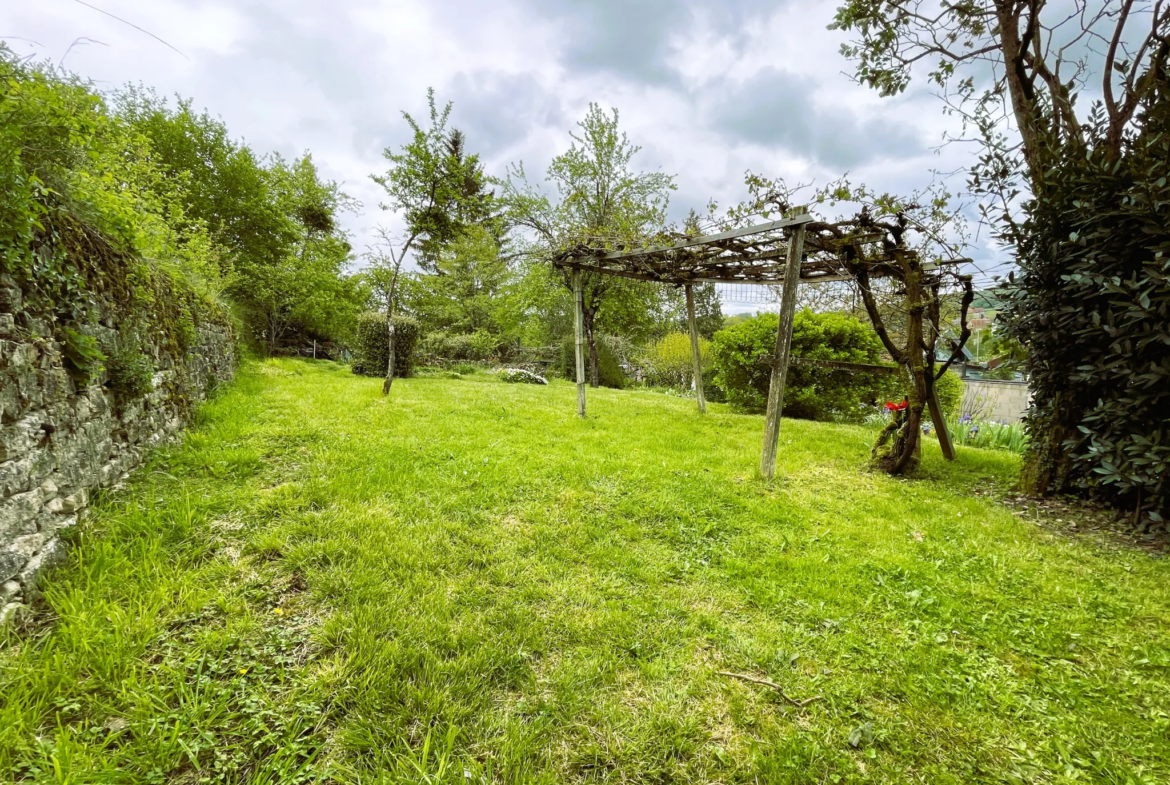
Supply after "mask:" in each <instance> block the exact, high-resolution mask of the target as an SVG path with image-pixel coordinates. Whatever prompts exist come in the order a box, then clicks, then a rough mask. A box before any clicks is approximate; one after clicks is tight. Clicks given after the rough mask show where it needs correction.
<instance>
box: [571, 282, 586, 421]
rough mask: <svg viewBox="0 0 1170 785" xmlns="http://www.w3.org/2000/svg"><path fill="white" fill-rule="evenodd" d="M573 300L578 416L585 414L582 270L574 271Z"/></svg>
mask: <svg viewBox="0 0 1170 785" xmlns="http://www.w3.org/2000/svg"><path fill="white" fill-rule="evenodd" d="M573 302H574V303H575V304H576V312H577V313H576V318H575V319H574V320H573V329H574V331H575V333H576V338H577V342H576V355H577V358H576V359H577V416H579V417H584V416H585V287H584V286H583V284H582V282H581V271H580V270H574V271H573Z"/></svg>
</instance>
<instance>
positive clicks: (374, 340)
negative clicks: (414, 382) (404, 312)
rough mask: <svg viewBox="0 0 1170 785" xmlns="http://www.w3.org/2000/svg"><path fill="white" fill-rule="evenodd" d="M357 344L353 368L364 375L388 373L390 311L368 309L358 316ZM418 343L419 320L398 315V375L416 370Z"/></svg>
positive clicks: (395, 333) (396, 344) (395, 347)
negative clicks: (415, 353)
mask: <svg viewBox="0 0 1170 785" xmlns="http://www.w3.org/2000/svg"><path fill="white" fill-rule="evenodd" d="M356 334H357V345H356V346H355V347H354V352H353V372H354V373H356V374H359V375H361V376H377V377H384V376H385V375H386V362H387V360H388V359H389V355H390V334H389V330H388V329H387V326H386V314H384V313H378V312H376V311H367V312H366V313H363V314H362V315H361V316H359V317H358V320H357V330H356ZM417 343H418V322H417V321H415V320H414V319H412V318H411V317H409V316H395V317H394V375H395V376H397V377H404V376H410V375H412V374H413V373H414V349H415V346H416V345H417Z"/></svg>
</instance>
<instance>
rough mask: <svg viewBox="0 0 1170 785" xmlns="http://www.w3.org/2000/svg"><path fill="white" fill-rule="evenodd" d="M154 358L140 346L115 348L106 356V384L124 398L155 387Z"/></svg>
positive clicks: (129, 397) (144, 393)
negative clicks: (139, 347)
mask: <svg viewBox="0 0 1170 785" xmlns="http://www.w3.org/2000/svg"><path fill="white" fill-rule="evenodd" d="M154 370H155V368H154V360H152V359H151V358H150V357H149V356H148V355H146V354H145V353H143V352H142V350H141V349H138V348H121V349H113V350H111V351H110V352H109V355H108V356H107V357H106V386H107V387H109V388H110V389H111V390H113V391H114V393H115V394H117V396H118V397H119V398H120V399H121V400H123V401H126V400H131V399H134V398H141V397H142V396H143V395H146V394H147V393H148V392H150V391H151V390H153V389H154Z"/></svg>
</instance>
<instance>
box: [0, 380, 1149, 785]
mask: <svg viewBox="0 0 1170 785" xmlns="http://www.w3.org/2000/svg"><path fill="white" fill-rule="evenodd" d="M589 405H590V416H589V418H588V419H587V420H585V421H582V420H579V419H578V418H577V417H575V416H574V414H575V389H574V388H573V387H572V386H571V385H568V384H565V383H554V384H553V385H551V386H550V387H534V386H528V385H505V384H503V383H500V382H499V381H497V380H496V379H494V378H493V377H490V376H486V375H475V376H472V377H469V378H465V379H439V378H417V379H406V380H399V381H396V382H395V384H394V389H393V391H392V393H391V395H390V397H389V399H386V398H383V397H382V395H381V381H380V380H377V379H361V378H356V377H354V376H352V375H350V374H349V373H348V372H347V371H346V370H345V369H342V368H339V367H337V366H334V365H332V364H329V363H312V362H306V361H291V360H289V361H274V362H265V363H262V364H255V365H251V366H249V367H247V368H246V369H245V370H244V372H243V373H242V374H241V377H240V379H239V381H238V382H237V383H236V384H235V385H234V387H233V388H232V389H231V390H230V391H228V392H227V393H225V394H224V395H222V396H221V397H220V398H218V399H217V400H215V401H214V402H212V403H211V404H209V405H207V406H206V407H205V408H204V409H203V410H202V413H201V416H200V418H199V421H198V423H197V424H196V425H195V427H193V428H192V430H191V431H190V432H189V434H188V436H187V438H186V440H185V443H184V444H182V445H181V446H179V447H176V448H174V449H171V450H169V451H166V452H164V453H161V454H159V455H158V456H157V457H156V459H155V460H154V461H153V463H152V464H151V465H150V466H148V467H147V468H145V469H143V470H141V471H139V472H137V473H136V474H135V475H134V476H133V477H132V479H131V481H130V482H128V483H127V487H126V488H125V489H123V490H121V491H119V492H117V493H114V494H110V495H107V496H106V497H105V498H104V499H103V500H101V501H100V502H99V503H98V505H97V506H96V508H95V509H94V511H93V512H92V514H91V516H90V518H89V521H88V523H87V525H86V526H85V527H84V531H83V532H82V533H81V534H80V536H79V538H78V542H77V543H75V547H74V549H73V551H72V557H71V561H70V562H69V564H68V565H67V566H65V567H63V568H61V569H60V570H59V571H57V572H56V573H55V574H54V575H52V576H51V579H50V580H49V581H48V582H47V584H46V603H47V607H44V608H42V609H40V610H38V611H37V612H36V613H35V614H32V615H31V616H30V617H28V618H27V619H26V620H25V621H24V622H23V623H22V625H20V626H17V627H14V628H10V629H8V630H7V631H4V632H0V780H3V779H4V778H5V777H7V776H11V777H12V778H13V779H15V780H18V781H24V780H28V781H45V782H74V783H97V782H102V783H107V782H108V783H123V782H125V783H130V782H150V783H155V782H157V783H196V782H255V783H292V782H301V781H335V782H343V783H349V782H449V783H467V782H543V783H560V782H593V781H598V782H601V781H605V782H639V783H653V782H745V783H746V782H753V783H755V782H758V783H784V782H800V783H804V782H807V783H836V782H883V783H885V782H888V783H905V782H924V783H971V782H1018V783H1037V782H1041V783H1044V782H1052V783H1064V782H1085V781H1092V782H1110V783H1165V782H1170V563H1168V562H1167V561H1166V560H1164V559H1158V558H1155V557H1152V556H1150V555H1148V554H1147V553H1145V552H1141V551H1137V550H1130V549H1127V548H1125V547H1121V546H1113V545H1109V544H1108V543H1106V542H1104V541H1101V540H1098V539H1090V538H1087V537H1084V538H1068V537H1066V536H1063V535H1057V534H1054V533H1051V532H1050V531H1049V530H1048V529H1046V528H1043V527H1040V526H1037V525H1036V524H1035V523H1034V522H1032V521H1029V520H1026V519H1024V518H1021V517H1019V516H1017V515H1015V514H1013V513H1012V512H1011V511H1010V510H1008V509H1007V508H1005V507H1003V506H1000V505H999V504H997V503H996V502H995V501H993V500H992V499H991V497H992V496H994V493H992V494H987V493H986V491H988V490H989V489H991V490H994V489H996V488H999V489H1005V488H1006V487H1007V486H1009V485H1010V484H1011V482H1012V479H1013V477H1014V476H1015V473H1016V472H1017V469H1018V465H1017V461H1016V459H1015V458H1014V457H1012V456H1010V455H1008V454H1005V453H998V452H991V451H980V450H974V449H967V448H960V451H959V460H958V461H957V462H956V463H954V464H946V463H944V462H943V461H942V459H941V457H940V456H939V453H938V449H937V445H928V446H927V448H926V451H925V456H924V461H923V466H922V470H921V473H920V474H921V476H920V478H918V479H915V480H902V479H891V478H889V477H886V476H883V475H878V474H872V473H869V472H868V471H867V470H866V468H865V464H866V458H867V457H868V449H869V443H870V440H871V438H872V436H873V434H872V432H870V431H867V430H864V429H860V428H851V427H846V426H836V425H826V424H818V423H809V422H799V421H791V420H786V421H785V422H784V423H783V426H782V430H781V450H780V456H779V460H778V464H777V476H776V479H775V480H774V481H772V482H764V481H762V480H760V479H759V478H758V476H757V474H756V466H757V462H758V460H759V447H760V440H761V434H762V426H763V422H762V418H759V417H750V416H742V415H735V414H731V413H728V412H726V411H725V410H723V409H721V408H720V407H718V406H713V407H712V409H713V411H712V413H710V414H708V415H706V416H701V415H699V414H698V413H696V412H695V411H694V406H693V404H692V403H691V402H690V401H686V400H681V399H677V398H671V397H667V396H663V395H658V394H653V393H647V392H617V391H609V390H601V391H590V396H589ZM977 491H983V492H984V493H978V492H977ZM720 671H728V672H733V673H738V674H744V675H749V676H753V677H757V678H762V679H767V680H770V681H772V682H774V683H776V684H778V685H780V686H781V687H782V688H783V691H784V693H786V694H787V695H788V696H789V697H790V698H792V699H794V700H796V701H804V700H806V699H810V698H817V700H815V701H814V702H812V703H809V704H807V705H804V706H796V705H794V704H793V702H791V701H788V700H786V699H785V698H784V697H783V696H782V695H781V694H780V693H779V692H778V691H776V690H774V689H772V688H770V687H768V686H765V685H760V684H755V683H751V682H748V681H744V680H741V679H737V678H733V677H729V676H724V675H720V673H719V672H720Z"/></svg>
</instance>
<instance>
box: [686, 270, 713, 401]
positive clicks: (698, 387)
mask: <svg viewBox="0 0 1170 785" xmlns="http://www.w3.org/2000/svg"><path fill="white" fill-rule="evenodd" d="M683 289H685V290H686V293H687V324H688V325H689V326H690V328H691V357H692V358H693V359H694V361H695V399H696V400H697V401H698V403H699V412H700V413H701V414H706V413H707V399H706V398H704V397H703V359H702V357H700V356H699V327H698V325H696V324H695V293H694V292H693V291H691V285H690V284H687V285H686V286H684V287H683Z"/></svg>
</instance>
